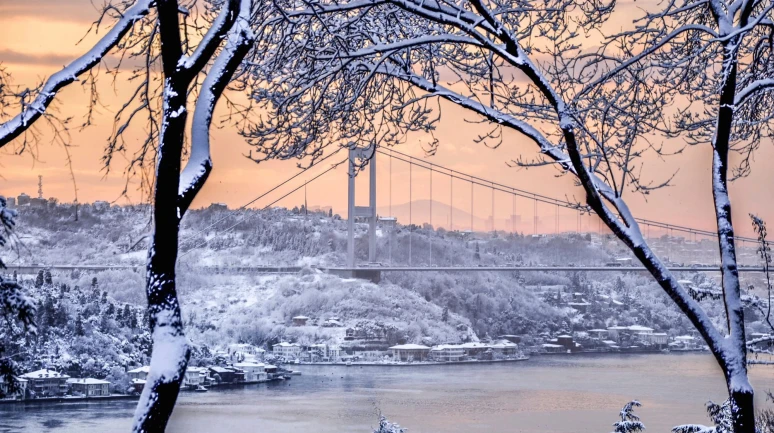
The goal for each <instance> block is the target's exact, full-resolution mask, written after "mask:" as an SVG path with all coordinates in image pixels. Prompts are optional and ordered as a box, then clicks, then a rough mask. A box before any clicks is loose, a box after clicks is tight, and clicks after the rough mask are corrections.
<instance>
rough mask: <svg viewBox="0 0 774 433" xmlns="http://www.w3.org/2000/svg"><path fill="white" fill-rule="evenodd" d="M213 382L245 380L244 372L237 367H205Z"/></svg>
mask: <svg viewBox="0 0 774 433" xmlns="http://www.w3.org/2000/svg"><path fill="white" fill-rule="evenodd" d="M207 369H208V370H209V371H210V375H211V376H212V378H213V379H214V380H215V383H239V382H244V381H245V372H244V371H242V370H240V369H238V368H233V367H232V368H226V367H217V366H210V367H207Z"/></svg>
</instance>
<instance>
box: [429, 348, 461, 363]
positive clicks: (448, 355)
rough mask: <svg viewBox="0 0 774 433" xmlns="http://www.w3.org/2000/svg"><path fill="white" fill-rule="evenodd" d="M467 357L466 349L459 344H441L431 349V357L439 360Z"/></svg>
mask: <svg viewBox="0 0 774 433" xmlns="http://www.w3.org/2000/svg"><path fill="white" fill-rule="evenodd" d="M464 357H465V349H463V348H462V346H460V345H458V344H441V345H439V346H433V348H432V349H430V359H432V360H433V361H438V362H455V361H461V360H462V359H463V358H464Z"/></svg>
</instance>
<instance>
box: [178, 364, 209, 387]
mask: <svg viewBox="0 0 774 433" xmlns="http://www.w3.org/2000/svg"><path fill="white" fill-rule="evenodd" d="M208 373H209V370H207V369H206V368H204V367H188V368H186V369H185V376H183V386H187V387H197V386H199V385H204V382H205V380H206V379H207V374H208Z"/></svg>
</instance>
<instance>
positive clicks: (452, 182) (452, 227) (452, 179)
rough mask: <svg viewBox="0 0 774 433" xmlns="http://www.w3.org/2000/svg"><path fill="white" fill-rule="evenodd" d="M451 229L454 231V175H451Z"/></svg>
mask: <svg viewBox="0 0 774 433" xmlns="http://www.w3.org/2000/svg"><path fill="white" fill-rule="evenodd" d="M452 174H454V172H452ZM449 231H451V232H453V231H454V176H449Z"/></svg>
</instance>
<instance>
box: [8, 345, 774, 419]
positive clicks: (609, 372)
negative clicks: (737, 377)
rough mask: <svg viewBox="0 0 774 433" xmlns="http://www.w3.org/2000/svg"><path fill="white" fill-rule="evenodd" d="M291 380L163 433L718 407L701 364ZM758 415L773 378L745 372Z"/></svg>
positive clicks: (252, 390) (627, 363)
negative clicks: (632, 405)
mask: <svg viewBox="0 0 774 433" xmlns="http://www.w3.org/2000/svg"><path fill="white" fill-rule="evenodd" d="M300 369H301V370H302V372H303V376H300V377H295V378H294V379H293V380H290V381H287V382H284V383H277V384H270V385H258V386H249V387H245V388H241V389H229V390H222V391H221V390H213V391H211V392H208V393H204V394H198V393H197V394H194V393H185V394H182V395H181V397H180V399H179V403H178V407H177V409H176V410H175V414H174V415H173V419H172V421H171V424H170V426H169V429H168V431H170V432H173V433H183V432H185V433H199V432H228V433H242V432H257V431H259V432H262V433H280V432H282V433H285V432H306V431H315V432H316V433H349V432H353V433H354V432H357V433H367V432H369V431H370V430H369V428H372V427H373V426H375V424H376V419H377V418H376V412H377V411H381V412H382V413H384V414H385V415H387V416H388V417H389V418H390V419H392V420H393V421H396V422H398V423H400V424H401V425H403V426H404V427H407V428H409V431H410V432H411V433H431V432H432V433H441V432H443V433H463V432H464V433H498V432H523V433H537V432H541V433H585V432H589V433H592V432H593V433H601V432H606V431H610V425H611V423H612V422H613V421H615V417H616V414H617V413H618V411H619V410H620V408H621V406H622V405H623V404H624V403H626V402H627V401H629V400H631V399H634V398H636V399H639V400H640V401H641V402H642V403H643V405H644V407H643V408H642V409H641V410H639V411H638V412H639V413H640V415H641V416H642V418H643V421H644V422H645V424H646V426H647V428H648V431H655V432H662V431H664V432H666V431H669V429H670V428H671V427H672V426H674V425H676V424H683V423H688V422H701V423H706V422H708V421H707V420H706V418H705V416H704V407H703V403H704V402H706V401H707V400H710V399H714V400H716V401H719V400H722V399H723V398H724V386H723V379H722V375H720V373H719V371H718V369H717V367H716V366H715V364H714V360H713V359H712V358H711V357H710V356H709V355H705V354H685V355H660V354H659V355H630V356H623V355H596V356H570V357H568V356H553V357H539V358H533V359H531V360H530V361H527V362H521V363H511V364H494V365H455V366H437V367H349V368H348V367H315V366H301V368H300ZM751 377H752V381H753V385H754V386H755V387H756V389H757V390H758V396H759V404H765V403H764V400H765V399H764V398H763V392H762V391H763V390H766V389H769V388H774V368H772V367H755V368H753V369H752V370H751ZM133 411H134V402H131V401H115V402H105V403H74V404H65V405H57V406H53V405H51V406H46V405H26V406H0V412H1V413H0V417H2V418H3V420H2V422H1V424H0V432H19V431H45V432H48V431H50V432H61V433H75V432H85V433H89V432H126V431H129V430H130V425H131V417H132V413H133Z"/></svg>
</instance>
